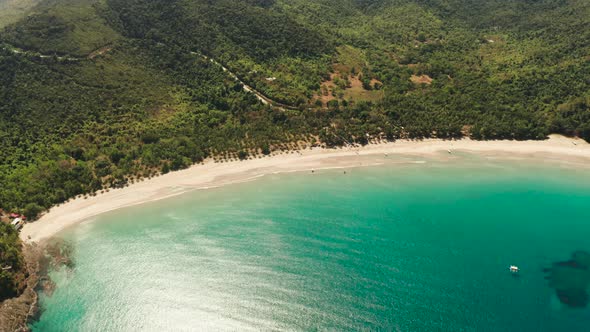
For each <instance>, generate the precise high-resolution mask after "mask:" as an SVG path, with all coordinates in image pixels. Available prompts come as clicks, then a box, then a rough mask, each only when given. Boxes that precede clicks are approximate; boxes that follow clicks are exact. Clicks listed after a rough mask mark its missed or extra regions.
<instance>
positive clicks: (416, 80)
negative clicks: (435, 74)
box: [410, 75, 432, 85]
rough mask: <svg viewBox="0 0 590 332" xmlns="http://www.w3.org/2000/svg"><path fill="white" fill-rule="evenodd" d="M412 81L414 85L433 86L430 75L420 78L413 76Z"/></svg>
mask: <svg viewBox="0 0 590 332" xmlns="http://www.w3.org/2000/svg"><path fill="white" fill-rule="evenodd" d="M410 80H411V81H412V83H414V84H427V85H430V84H432V78H431V77H430V76H428V75H420V76H417V75H412V76H411V77H410Z"/></svg>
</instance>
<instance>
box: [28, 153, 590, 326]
mask: <svg viewBox="0 0 590 332" xmlns="http://www.w3.org/2000/svg"><path fill="white" fill-rule="evenodd" d="M405 161H408V160H402V159H399V160H396V161H392V162H391V163H395V164H396V165H389V164H388V165H384V166H379V167H372V168H359V169H349V170H347V171H346V174H344V173H343V170H339V171H334V170H333V171H319V172H318V171H316V173H315V174H313V175H312V174H310V173H305V174H302V173H300V174H284V175H269V176H266V177H264V178H262V179H258V180H256V181H254V182H251V183H244V184H236V185H230V186H226V187H223V188H216V189H210V190H203V191H196V192H193V193H190V194H186V195H183V196H180V197H176V198H173V199H168V200H164V201H159V202H156V203H151V204H149V205H143V206H138V207H133V208H128V209H124V210H120V211H116V212H113V213H109V214H105V215H103V216H101V217H100V218H98V220H94V221H93V222H87V223H84V224H82V225H80V226H77V227H75V228H73V229H71V230H68V231H67V232H65V233H64V234H63V235H62V236H63V237H65V238H66V239H67V240H68V241H70V242H71V243H72V244H73V247H74V248H75V249H74V250H75V251H74V261H75V268H74V269H73V270H71V271H67V270H60V271H55V272H53V273H52V277H53V279H54V280H55V281H56V283H57V289H56V291H55V292H54V294H53V296H51V297H47V296H44V295H42V298H41V304H42V307H43V309H44V312H43V314H42V316H41V318H40V320H39V321H38V322H36V323H34V324H33V325H32V328H33V330H34V331H66V330H67V331H136V330H146V331H190V330H193V331H194V330H240V331H241V330H249V329H251V330H277V329H279V330H315V329H320V330H325V329H328V330H393V331H587V330H588V327H589V326H590V310H588V309H571V308H568V307H566V306H563V305H562V304H561V303H560V302H559V300H558V299H557V297H556V295H555V293H554V291H553V290H552V289H551V288H550V287H549V286H548V282H547V281H546V280H545V279H544V273H543V271H542V270H543V268H545V267H548V266H550V265H551V264H552V262H555V261H560V260H564V259H567V258H568V257H570V255H571V253H572V252H574V251H576V250H584V249H585V250H590V209H589V207H590V171H589V170H587V169H586V170H584V169H579V168H564V167H557V166H546V165H540V164H539V163H535V162H532V161H530V160H529V161H521V162H516V161H512V162H510V163H505V162H504V163H503V162H501V161H493V162H491V161H488V160H485V159H483V158H480V157H475V156H470V155H464V156H462V157H461V158H460V159H459V160H458V161H452V162H439V161H434V160H426V162H425V163H423V164H420V163H418V164H416V163H411V164H410V163H409V164H404V163H402V164H399V162H405ZM511 264H516V265H518V266H519V267H520V269H521V271H522V272H521V274H520V277H517V278H516V277H514V276H512V275H510V273H509V272H508V266H509V265H511Z"/></svg>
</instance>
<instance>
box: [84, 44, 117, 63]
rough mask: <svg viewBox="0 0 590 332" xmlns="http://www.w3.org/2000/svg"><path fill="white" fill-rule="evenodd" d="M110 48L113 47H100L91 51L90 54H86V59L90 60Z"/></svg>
mask: <svg viewBox="0 0 590 332" xmlns="http://www.w3.org/2000/svg"><path fill="white" fill-rule="evenodd" d="M112 49H113V47H112V46H105V47H101V48H99V49H97V50H94V51H92V52H91V53H90V54H88V59H91V60H92V59H94V58H96V57H97V56H101V55H104V54H105V53H107V52H109V51H110V50H112Z"/></svg>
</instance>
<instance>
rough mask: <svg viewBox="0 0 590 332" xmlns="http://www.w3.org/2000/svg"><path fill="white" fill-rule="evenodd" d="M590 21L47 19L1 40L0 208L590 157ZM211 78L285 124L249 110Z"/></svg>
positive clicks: (133, 10)
mask: <svg viewBox="0 0 590 332" xmlns="http://www.w3.org/2000/svg"><path fill="white" fill-rule="evenodd" d="M589 8H590V7H589V6H588V4H587V3H586V2H583V1H567V2H563V1H553V0H549V1H542V2H530V1H524V0H522V1H521V0H517V1H507V0H496V1H486V2H485V4H481V1H469V0H461V1H460V0H455V1H439V0H428V1H410V0H398V1H339V0H320V1H309V0H294V1H269V0H267V1H264V0H258V1H256V0H248V1H229V0H219V1H205V0H173V1H170V0H166V1H164V0H149V1H148V0H105V1H92V0H63V1H58V2H41V3H40V4H39V5H38V6H37V7H36V9H33V11H32V12H31V13H30V15H28V16H27V17H26V18H23V19H21V20H20V21H17V22H16V23H14V24H10V25H8V26H6V27H5V28H4V29H3V30H2V31H1V32H0V42H1V43H2V48H1V49H0V73H2V75H0V100H1V101H2V102H1V103H0V141H1V142H2V147H1V149H0V184H1V185H0V208H2V209H4V210H5V211H11V212H18V213H23V214H25V215H26V216H27V217H29V218H32V219H34V218H35V217H37V215H38V214H39V213H41V212H42V211H43V210H45V209H47V208H49V207H51V206H53V205H55V204H60V203H63V202H65V201H67V200H69V199H71V198H72V197H76V196H80V195H87V194H94V193H96V192H100V191H103V190H109V188H113V187H121V186H125V185H128V184H130V183H133V182H135V181H139V180H140V179H142V178H146V177H151V176H155V175H157V174H161V173H166V172H169V171H173V170H177V169H181V168H185V167H188V166H189V165H192V164H194V163H199V162H201V161H203V160H204V159H205V158H209V157H213V158H215V159H216V160H217V161H220V162H221V161H225V160H230V159H234V160H235V159H246V158H252V157H255V156H262V155H266V154H269V153H271V152H273V151H279V150H292V149H297V148H303V147H309V146H312V145H324V146H330V147H332V146H341V145H345V144H351V143H355V144H366V143H368V142H369V141H371V140H376V139H387V140H395V139H399V138H413V139H421V138H429V137H437V138H449V139H451V138H459V137H463V136H466V135H467V136H470V137H472V138H474V139H544V138H546V137H547V135H548V134H550V133H563V134H566V135H577V136H581V137H584V138H586V139H589V140H590V110H589V107H590V106H589V105H590V81H588V79H587V77H590V59H589V58H588V54H590V52H589V50H590V45H589V43H590V42H589V41H590V35H589V34H590V26H589V24H590V23H589V21H588V20H587V17H590V9H589ZM210 59H214V60H215V61H216V62H217V63H216V62H212V61H210ZM218 63H219V64H222V65H224V66H225V67H227V68H228V69H229V70H230V71H231V72H232V73H234V74H235V75H237V76H238V77H239V78H240V79H241V80H242V81H244V82H246V83H247V84H248V85H250V86H252V87H254V88H255V89H256V90H257V91H259V92H260V93H262V94H263V95H264V96H266V97H268V98H269V99H271V100H272V101H274V102H276V103H280V104H285V105H287V106H289V107H288V108H285V107H283V108H279V107H272V106H267V105H263V104H261V103H260V102H259V101H258V100H257V98H256V97H255V96H254V95H253V94H252V93H249V92H247V91H244V89H243V86H242V85H241V84H240V83H238V82H237V81H235V80H234V79H233V78H232V77H231V76H230V75H229V74H228V73H227V72H225V71H224V70H223V69H222V68H221V67H220V65H219V64H218Z"/></svg>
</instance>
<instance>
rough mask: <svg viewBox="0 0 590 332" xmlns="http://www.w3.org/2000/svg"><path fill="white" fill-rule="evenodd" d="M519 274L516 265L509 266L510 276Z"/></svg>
mask: <svg viewBox="0 0 590 332" xmlns="http://www.w3.org/2000/svg"><path fill="white" fill-rule="evenodd" d="M519 272H520V269H519V268H518V266H516V265H510V273H512V274H518V273H519Z"/></svg>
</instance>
